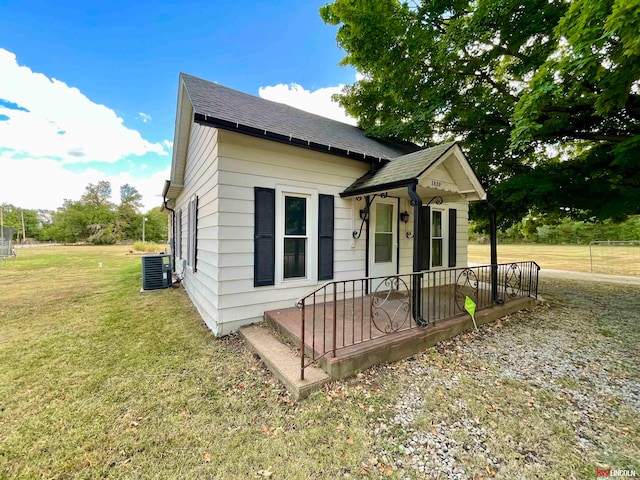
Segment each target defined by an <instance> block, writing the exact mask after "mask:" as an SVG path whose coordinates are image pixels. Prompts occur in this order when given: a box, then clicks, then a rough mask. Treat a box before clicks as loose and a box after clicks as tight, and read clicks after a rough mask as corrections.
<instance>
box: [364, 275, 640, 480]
mask: <svg viewBox="0 0 640 480" xmlns="http://www.w3.org/2000/svg"><path fill="white" fill-rule="evenodd" d="M542 288H543V290H542V293H543V295H544V296H545V298H546V299H547V300H548V302H547V303H545V304H543V305H541V306H539V307H537V308H536V309H534V310H532V311H526V312H520V313H518V314H515V315H512V316H510V317H506V318H504V319H502V320H500V321H498V322H495V323H493V324H491V325H487V326H484V327H481V328H480V330H479V331H477V332H470V333H467V334H463V335H461V336H459V337H457V338H455V339H453V340H451V341H447V342H442V343H440V344H439V345H438V346H437V347H435V348H433V349H431V350H430V351H428V352H425V353H424V354H422V355H420V356H416V357H413V358H411V359H408V360H406V361H403V362H399V363H396V364H392V365H386V366H383V367H378V368H377V369H376V368H374V369H372V370H369V371H367V372H365V373H363V374H360V376H359V377H360V378H359V379H356V380H355V381H362V380H365V381H366V382H372V383H376V382H377V383H382V382H393V384H394V387H395V388H396V389H397V391H398V396H397V400H396V401H395V402H394V404H393V405H392V406H390V407H389V408H388V410H387V411H386V413H385V414H384V415H379V416H377V417H376V418H372V419H371V421H370V423H371V428H372V430H373V432H374V434H375V437H376V439H377V440H376V445H377V446H378V448H379V455H378V458H377V459H376V461H379V462H381V463H383V464H387V463H389V464H392V465H393V468H394V474H395V475H397V476H398V478H438V479H440V478H442V479H444V478H447V479H475V480H478V479H481V478H494V477H495V478H542V477H544V478H576V479H579V478H595V477H596V475H595V468H596V466H597V467H598V468H605V467H610V468H618V469H625V468H626V469H635V470H636V472H637V473H638V474H640V432H639V431H638V423H637V418H638V415H639V414H640V371H639V365H640V348H639V345H640V342H639V340H640V316H639V313H638V307H639V306H640V300H639V299H640V288H638V287H637V286H620V285H610V284H595V283H586V284H585V283H584V282H583V283H578V282H570V281H566V280H552V279H549V280H547V281H545V283H544V285H543V287H542ZM381 377H383V378H381Z"/></svg>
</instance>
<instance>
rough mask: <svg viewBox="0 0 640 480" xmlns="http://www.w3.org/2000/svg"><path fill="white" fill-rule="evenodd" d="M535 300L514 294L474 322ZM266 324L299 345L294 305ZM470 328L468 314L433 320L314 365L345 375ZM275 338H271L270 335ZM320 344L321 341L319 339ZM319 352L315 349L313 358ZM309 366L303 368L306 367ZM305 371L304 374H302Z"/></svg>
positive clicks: (308, 351)
mask: <svg viewBox="0 0 640 480" xmlns="http://www.w3.org/2000/svg"><path fill="white" fill-rule="evenodd" d="M535 304H536V299H534V298H531V297H518V298H514V299H510V300H509V301H508V302H507V303H505V304H503V305H494V306H492V307H490V308H487V309H483V310H481V311H479V312H477V313H476V323H477V324H478V325H483V324H485V323H489V322H492V321H495V320H497V319H499V318H501V317H504V316H505V315H509V314H511V313H514V312H517V311H519V310H523V309H526V308H531V307H533V306H534V305H535ZM265 319H266V323H267V324H269V325H270V326H271V327H272V328H273V329H274V330H276V331H278V332H279V333H280V334H281V335H283V336H284V337H286V338H287V339H288V340H289V341H291V342H292V343H293V344H294V345H296V346H297V347H301V345H302V343H303V342H302V341H301V339H300V310H299V309H297V308H295V307H294V308H289V309H281V310H275V311H270V312H265ZM470 329H473V322H472V320H471V318H470V316H469V315H467V314H459V315H456V316H453V317H450V318H447V319H444V320H439V321H437V322H433V323H432V324H431V325H429V326H428V327H426V328H419V327H414V328H411V329H407V330H402V331H398V332H394V333H390V334H388V335H385V336H381V337H378V338H373V339H371V340H368V341H366V342H363V343H359V344H356V345H351V346H347V347H342V348H338V349H337V350H336V352H335V355H332V354H328V355H324V356H322V357H321V358H320V359H319V360H318V364H319V365H320V366H321V367H322V368H323V369H324V370H325V371H326V372H327V374H328V375H329V376H330V377H331V379H334V380H335V379H340V378H345V377H348V376H350V375H353V374H355V373H357V372H358V371H361V370H364V369H366V368H369V367H370V366H372V365H377V364H382V363H386V362H394V361H398V360H401V359H403V358H407V357H410V356H412V355H415V354H418V353H420V352H423V351H424V350H425V349H427V348H429V347H431V346H433V345H435V344H437V343H438V342H440V341H442V340H448V339H450V338H453V337H455V336H457V335H459V334H460V333H462V332H464V331H465V330H470ZM274 338H275V337H274ZM321 343H324V341H322V342H321ZM304 348H305V353H306V355H307V356H308V357H309V358H311V357H312V354H313V350H312V347H311V345H310V344H309V342H308V340H307V341H305V342H304ZM319 356H320V353H318V352H316V354H315V357H316V358H317V357H319ZM296 361H297V365H298V366H297V378H298V379H299V377H300V367H299V364H300V359H299V358H297V357H296ZM308 368H310V367H307V369H308ZM306 371H307V370H305V376H306Z"/></svg>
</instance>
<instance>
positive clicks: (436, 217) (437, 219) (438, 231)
mask: <svg viewBox="0 0 640 480" xmlns="http://www.w3.org/2000/svg"><path fill="white" fill-rule="evenodd" d="M442 230H443V229H442V211H441V210H435V209H434V210H432V211H431V266H432V267H441V266H442V259H443V257H444V252H443V246H444V243H443V239H442Z"/></svg>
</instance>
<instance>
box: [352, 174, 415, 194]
mask: <svg viewBox="0 0 640 480" xmlns="http://www.w3.org/2000/svg"><path fill="white" fill-rule="evenodd" d="M417 183H418V179H417V178H407V179H403V180H397V181H395V182H389V183H383V184H380V185H372V186H369V187H363V188H354V189H353V190H349V189H347V190H345V191H344V192H341V193H340V197H341V198H349V197H357V196H360V195H368V194H370V193H378V192H385V191H387V190H393V189H396V188H401V187H408V186H409V185H416V184H417Z"/></svg>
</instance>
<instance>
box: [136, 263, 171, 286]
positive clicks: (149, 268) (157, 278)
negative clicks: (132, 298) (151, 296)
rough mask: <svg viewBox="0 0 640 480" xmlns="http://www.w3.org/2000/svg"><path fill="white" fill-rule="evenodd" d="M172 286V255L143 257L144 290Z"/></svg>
mask: <svg viewBox="0 0 640 480" xmlns="http://www.w3.org/2000/svg"><path fill="white" fill-rule="evenodd" d="M170 286H171V255H145V256H143V257H142V290H143V291H145V290H157V289H158V288H168V287H170Z"/></svg>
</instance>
